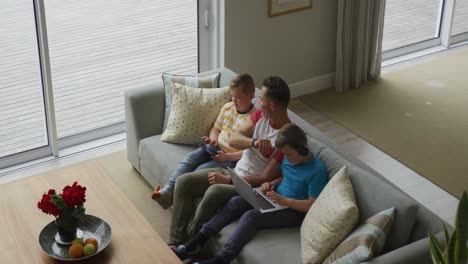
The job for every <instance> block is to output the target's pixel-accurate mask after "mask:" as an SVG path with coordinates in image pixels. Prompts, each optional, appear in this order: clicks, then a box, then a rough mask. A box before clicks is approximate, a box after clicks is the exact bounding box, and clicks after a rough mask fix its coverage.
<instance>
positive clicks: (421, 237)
mask: <svg viewBox="0 0 468 264" xmlns="http://www.w3.org/2000/svg"><path fill="white" fill-rule="evenodd" d="M216 71H217V72H221V80H220V86H227V85H228V84H229V82H230V80H231V79H232V77H233V76H234V75H235V73H234V72H232V71H231V70H229V69H226V68H223V69H219V70H216ZM212 72H213V71H211V72H206V73H201V74H200V75H206V74H210V73H212ZM164 107H165V105H164V89H163V84H162V82H161V81H159V82H156V83H153V84H150V85H147V86H144V87H141V88H136V89H129V90H127V91H126V93H125V113H126V128H127V153H128V160H129V162H130V163H131V164H132V165H133V167H134V168H135V170H137V171H138V172H139V173H140V174H141V175H142V176H143V177H144V178H145V179H146V181H148V183H149V184H151V185H152V186H154V185H156V184H165V183H166V181H167V180H168V179H169V177H170V175H171V173H172V171H173V170H174V168H175V167H176V165H177V163H178V162H179V161H180V160H181V159H182V157H183V156H184V155H185V154H186V153H187V152H189V151H191V150H193V149H194V148H195V147H193V146H185V145H176V144H169V143H164V142H161V141H160V134H161V133H162V126H163V118H164ZM289 115H290V118H291V119H292V121H293V122H295V123H296V124H298V125H299V126H300V127H302V128H303V129H304V130H305V131H306V133H307V135H308V137H309V147H310V149H311V150H312V151H313V152H314V154H316V155H317V156H318V157H319V158H320V159H321V160H322V161H323V162H324V164H325V166H326V167H327V169H328V172H329V175H330V177H331V176H333V175H334V174H335V173H336V172H337V171H338V170H339V169H340V168H341V167H342V166H343V165H348V171H349V174H350V178H351V181H352V183H353V187H354V190H355V194H356V199H357V203H358V206H359V211H360V217H359V221H362V220H364V219H366V218H368V217H370V216H372V215H374V214H376V213H378V212H380V211H382V210H384V209H387V208H390V207H393V206H394V207H396V208H397V211H396V216H395V222H394V224H393V228H392V231H391V234H390V236H389V237H388V240H387V243H386V246H385V249H384V252H383V254H382V255H380V256H378V257H376V258H374V259H372V260H370V261H369V262H366V263H375V264H377V263H408V264H409V263H411V264H413V263H430V262H431V258H430V253H429V244H428V240H427V233H428V232H432V233H435V234H438V235H437V236H438V238H439V240H441V239H442V237H443V235H442V233H441V231H442V230H443V224H446V223H445V222H444V221H443V220H442V219H441V218H439V217H438V216H436V215H435V214H433V213H432V212H430V211H429V210H428V209H427V208H425V207H424V206H422V205H421V204H419V203H418V202H417V201H415V200H413V199H412V198H410V197H409V196H407V195H406V194H404V193H403V192H402V191H401V190H400V189H398V188H397V187H396V186H394V185H393V184H392V183H390V182H389V181H388V180H387V179H385V178H384V177H383V176H382V175H380V174H379V173H377V172H375V171H374V170H372V169H371V168H369V167H368V166H366V165H365V164H363V163H362V162H360V161H359V160H356V159H355V158H353V157H350V156H348V155H346V154H345V153H343V152H342V151H340V149H339V148H337V147H336V146H335V145H334V144H333V143H332V142H331V141H330V140H329V139H328V138H326V137H325V136H324V135H323V134H322V133H320V132H319V131H318V130H317V129H315V128H314V127H313V126H311V125H310V124H308V123H307V122H305V121H304V120H303V119H301V118H300V117H299V116H297V115H296V114H294V113H292V112H291V111H289ZM148 202H151V201H148ZM194 206H195V205H194ZM235 225H236V223H233V224H231V225H230V226H228V227H226V228H225V229H224V230H223V232H222V233H221V235H220V236H219V238H218V239H215V240H213V241H212V243H211V245H210V246H211V248H212V250H213V251H214V250H216V248H217V247H219V246H220V245H221V244H222V243H223V242H224V241H225V240H226V238H227V237H228V235H229V234H230V233H231V231H232V229H233V228H234V227H235ZM447 226H448V225H447ZM236 261H237V262H238V263H301V245H300V233H299V227H296V228H284V229H273V230H263V231H260V232H259V233H258V234H257V236H256V237H255V238H254V239H253V240H252V241H250V242H249V244H247V245H246V246H245V247H244V249H243V250H242V252H241V254H240V256H239V257H238V258H237V259H236Z"/></svg>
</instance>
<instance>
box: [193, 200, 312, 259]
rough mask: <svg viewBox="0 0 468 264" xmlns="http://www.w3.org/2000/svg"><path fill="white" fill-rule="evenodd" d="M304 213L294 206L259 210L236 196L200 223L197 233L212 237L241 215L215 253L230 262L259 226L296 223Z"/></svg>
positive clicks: (299, 221) (269, 226)
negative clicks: (277, 209)
mask: <svg viewBox="0 0 468 264" xmlns="http://www.w3.org/2000/svg"><path fill="white" fill-rule="evenodd" d="M304 216H305V213H303V212H299V211H296V210H293V209H285V210H280V211H276V212H272V213H265V214H262V213H260V212H259V211H257V209H254V208H253V207H252V206H251V205H250V204H249V203H248V202H247V201H246V200H244V199H243V198H242V197H240V196H235V197H232V198H231V200H229V202H228V203H227V204H226V205H225V206H224V208H223V209H221V210H220V211H219V212H218V213H217V214H216V215H215V216H213V217H212V218H211V220H210V221H208V222H206V223H205V224H204V225H203V227H202V228H201V230H200V233H202V234H203V235H205V236H206V237H208V238H211V237H213V236H215V235H216V234H218V233H219V232H220V231H221V229H223V227H225V226H227V225H228V224H230V223H231V222H232V221H234V220H236V219H237V218H239V217H240V220H239V224H238V225H237V226H236V229H235V230H234V231H233V232H232V234H231V236H230V237H229V238H228V239H227V240H226V242H225V243H224V245H223V246H222V247H221V249H220V250H219V251H218V253H217V255H218V256H219V257H221V259H222V260H223V262H224V263H230V262H231V261H232V260H234V259H235V258H236V256H237V255H239V253H240V251H241V250H242V248H243V247H244V246H245V245H246V244H247V243H248V242H249V241H250V240H251V239H252V238H253V237H254V236H255V234H256V233H257V231H258V230H261V229H266V228H283V227H292V226H299V225H301V223H302V220H303V219H304Z"/></svg>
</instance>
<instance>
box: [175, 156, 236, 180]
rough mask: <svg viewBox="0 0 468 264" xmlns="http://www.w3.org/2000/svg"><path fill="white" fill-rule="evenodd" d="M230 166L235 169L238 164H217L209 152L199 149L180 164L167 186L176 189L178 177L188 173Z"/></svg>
mask: <svg viewBox="0 0 468 264" xmlns="http://www.w3.org/2000/svg"><path fill="white" fill-rule="evenodd" d="M228 166H229V167H231V168H234V167H235V166H236V162H235V161H226V162H217V161H215V160H213V159H212V158H211V155H210V154H209V153H208V152H206V151H204V150H203V149H201V148H197V149H196V150H194V151H192V152H190V153H189V154H187V155H186V156H185V157H184V159H182V161H181V162H179V165H177V168H176V169H175V170H174V173H173V174H172V176H171V178H170V179H169V181H168V182H167V185H171V186H172V187H174V186H175V182H176V179H177V177H179V176H180V175H182V174H185V173H188V172H192V171H196V170H201V169H207V168H218V167H219V168H226V167H228Z"/></svg>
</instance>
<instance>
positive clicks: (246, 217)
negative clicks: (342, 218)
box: [171, 124, 328, 264]
mask: <svg viewBox="0 0 468 264" xmlns="http://www.w3.org/2000/svg"><path fill="white" fill-rule="evenodd" d="M275 147H276V148H278V149H280V150H281V151H282V152H283V153H284V157H285V159H284V160H283V163H282V165H281V171H282V175H280V177H278V178H277V179H276V180H274V181H273V182H265V183H263V184H262V185H261V190H262V191H263V192H264V193H266V194H267V196H268V197H269V198H270V199H272V200H273V201H274V202H276V203H278V204H280V205H285V206H288V207H289V208H288V209H285V210H281V211H276V212H272V213H267V214H261V213H260V212H259V211H257V210H256V209H254V208H253V207H252V206H251V205H250V204H249V203H248V202H247V201H245V200H244V199H243V198H242V197H240V196H235V197H233V198H232V199H231V200H230V201H229V202H228V203H227V204H226V205H225V206H224V208H223V209H221V210H220V211H219V212H218V213H217V214H216V215H215V216H213V217H212V218H211V219H210V221H208V222H207V223H205V224H204V225H203V227H202V228H201V229H200V231H199V232H198V233H197V234H196V235H195V236H194V237H193V238H192V239H191V240H190V241H189V242H187V243H185V244H182V245H179V246H178V247H176V246H172V247H171V248H172V250H174V252H175V253H176V254H177V256H179V258H180V259H182V260H185V259H188V258H189V257H191V256H194V255H195V254H197V253H198V251H199V249H200V248H201V246H203V245H204V244H205V243H206V241H208V239H210V238H211V237H213V236H215V235H216V234H218V233H219V232H220V231H221V229H222V228H224V227H225V226H227V225H228V224H230V223H231V222H232V221H234V220H236V219H238V218H239V217H240V220H239V224H238V225H237V227H236V229H235V231H234V232H233V233H232V234H231V236H230V237H229V239H228V240H227V241H226V243H225V244H224V245H223V247H222V248H221V250H219V251H218V253H217V254H216V256H215V257H214V258H212V259H209V260H206V261H202V262H199V263H200V264H214V263H216V264H217V263H229V262H231V261H232V260H233V259H235V258H236V256H237V255H238V254H239V252H240V251H241V249H242V248H243V247H244V245H246V244H247V243H248V242H249V241H250V240H251V239H252V238H253V237H254V236H255V234H256V232H257V231H258V230H261V229H266V228H282V227H291V226H299V225H300V224H301V223H302V220H303V219H304V216H305V214H306V213H307V211H308V210H309V208H310V207H311V206H312V204H313V203H314V201H315V200H316V199H317V197H318V195H319V194H320V192H321V191H322V190H323V188H324V187H325V185H326V184H327V182H328V175H327V170H326V168H325V166H324V165H323V163H322V162H321V161H320V160H319V159H317V158H316V157H315V156H314V155H313V154H312V153H311V152H310V151H309V150H308V148H307V138H306V136H305V133H304V131H303V130H302V129H301V128H299V127H298V126H297V125H295V124H286V125H284V126H283V127H282V128H281V130H280V132H279V135H278V137H277V139H276V142H275Z"/></svg>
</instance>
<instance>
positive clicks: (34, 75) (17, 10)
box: [0, 0, 49, 157]
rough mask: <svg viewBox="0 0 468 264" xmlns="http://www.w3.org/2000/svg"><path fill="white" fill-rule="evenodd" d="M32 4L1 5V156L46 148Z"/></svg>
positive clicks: (9, 2)
mask: <svg viewBox="0 0 468 264" xmlns="http://www.w3.org/2000/svg"><path fill="white" fill-rule="evenodd" d="M35 21H36V20H35V14H34V8H33V3H32V2H31V1H17V0H6V1H2V3H0V156H2V157H7V156H12V155H15V154H18V153H22V152H26V151H32V150H37V149H40V148H43V147H47V146H48V145H49V141H48V136H47V125H46V117H45V106H44V94H43V89H42V79H41V67H40V61H39V51H38V42H37V34H36V32H37V31H36V22H35Z"/></svg>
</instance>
